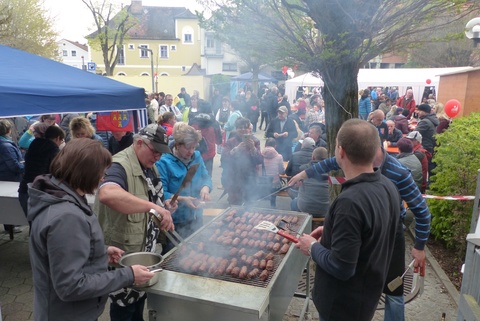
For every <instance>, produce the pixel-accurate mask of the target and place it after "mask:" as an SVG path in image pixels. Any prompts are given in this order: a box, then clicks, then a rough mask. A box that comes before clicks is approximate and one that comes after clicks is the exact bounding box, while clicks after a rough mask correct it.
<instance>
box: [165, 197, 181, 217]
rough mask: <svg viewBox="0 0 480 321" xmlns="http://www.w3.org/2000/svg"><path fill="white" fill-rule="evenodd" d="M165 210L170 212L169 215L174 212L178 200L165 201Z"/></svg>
mask: <svg viewBox="0 0 480 321" xmlns="http://www.w3.org/2000/svg"><path fill="white" fill-rule="evenodd" d="M165 208H166V209H167V210H169V211H170V214H171V213H173V212H175V211H176V210H177V208H178V200H177V201H175V202H172V200H171V199H169V200H166V201H165Z"/></svg>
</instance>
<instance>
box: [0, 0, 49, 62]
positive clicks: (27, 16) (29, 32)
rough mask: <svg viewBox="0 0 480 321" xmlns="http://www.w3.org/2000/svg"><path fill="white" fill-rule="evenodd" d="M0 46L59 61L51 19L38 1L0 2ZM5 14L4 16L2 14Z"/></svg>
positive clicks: (17, 0) (8, 0)
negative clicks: (0, 11)
mask: <svg viewBox="0 0 480 321" xmlns="http://www.w3.org/2000/svg"><path fill="white" fill-rule="evenodd" d="M0 10H2V13H1V14H0V43H1V44H4V45H7V46H10V47H13V48H17V49H20V50H24V51H27V52H30V53H33V54H36V55H40V56H43V57H46V58H51V59H59V57H58V48H57V42H56V38H57V33H56V32H55V30H54V26H53V19H52V18H51V17H50V16H49V15H48V12H47V11H46V9H45V8H44V7H43V1H41V0H0ZM6 13H8V15H5V14H6Z"/></svg>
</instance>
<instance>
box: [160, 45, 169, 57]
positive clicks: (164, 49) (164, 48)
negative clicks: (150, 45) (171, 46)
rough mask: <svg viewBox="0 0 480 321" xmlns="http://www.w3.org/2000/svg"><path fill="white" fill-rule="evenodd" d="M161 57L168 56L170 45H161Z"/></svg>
mask: <svg viewBox="0 0 480 321" xmlns="http://www.w3.org/2000/svg"><path fill="white" fill-rule="evenodd" d="M160 58H164V59H165V58H168V46H166V45H161V46H160Z"/></svg>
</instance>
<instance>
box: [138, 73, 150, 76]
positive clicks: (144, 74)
mask: <svg viewBox="0 0 480 321" xmlns="http://www.w3.org/2000/svg"><path fill="white" fill-rule="evenodd" d="M140 76H145V77H146V76H150V75H149V74H148V72H142V74H141V75H140Z"/></svg>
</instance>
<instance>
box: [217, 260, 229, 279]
mask: <svg viewBox="0 0 480 321" xmlns="http://www.w3.org/2000/svg"><path fill="white" fill-rule="evenodd" d="M228 262H229V261H228V259H223V260H222V261H220V264H219V265H218V267H217V269H216V270H215V275H216V276H219V275H222V274H223V273H225V270H226V269H227V265H228Z"/></svg>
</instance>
